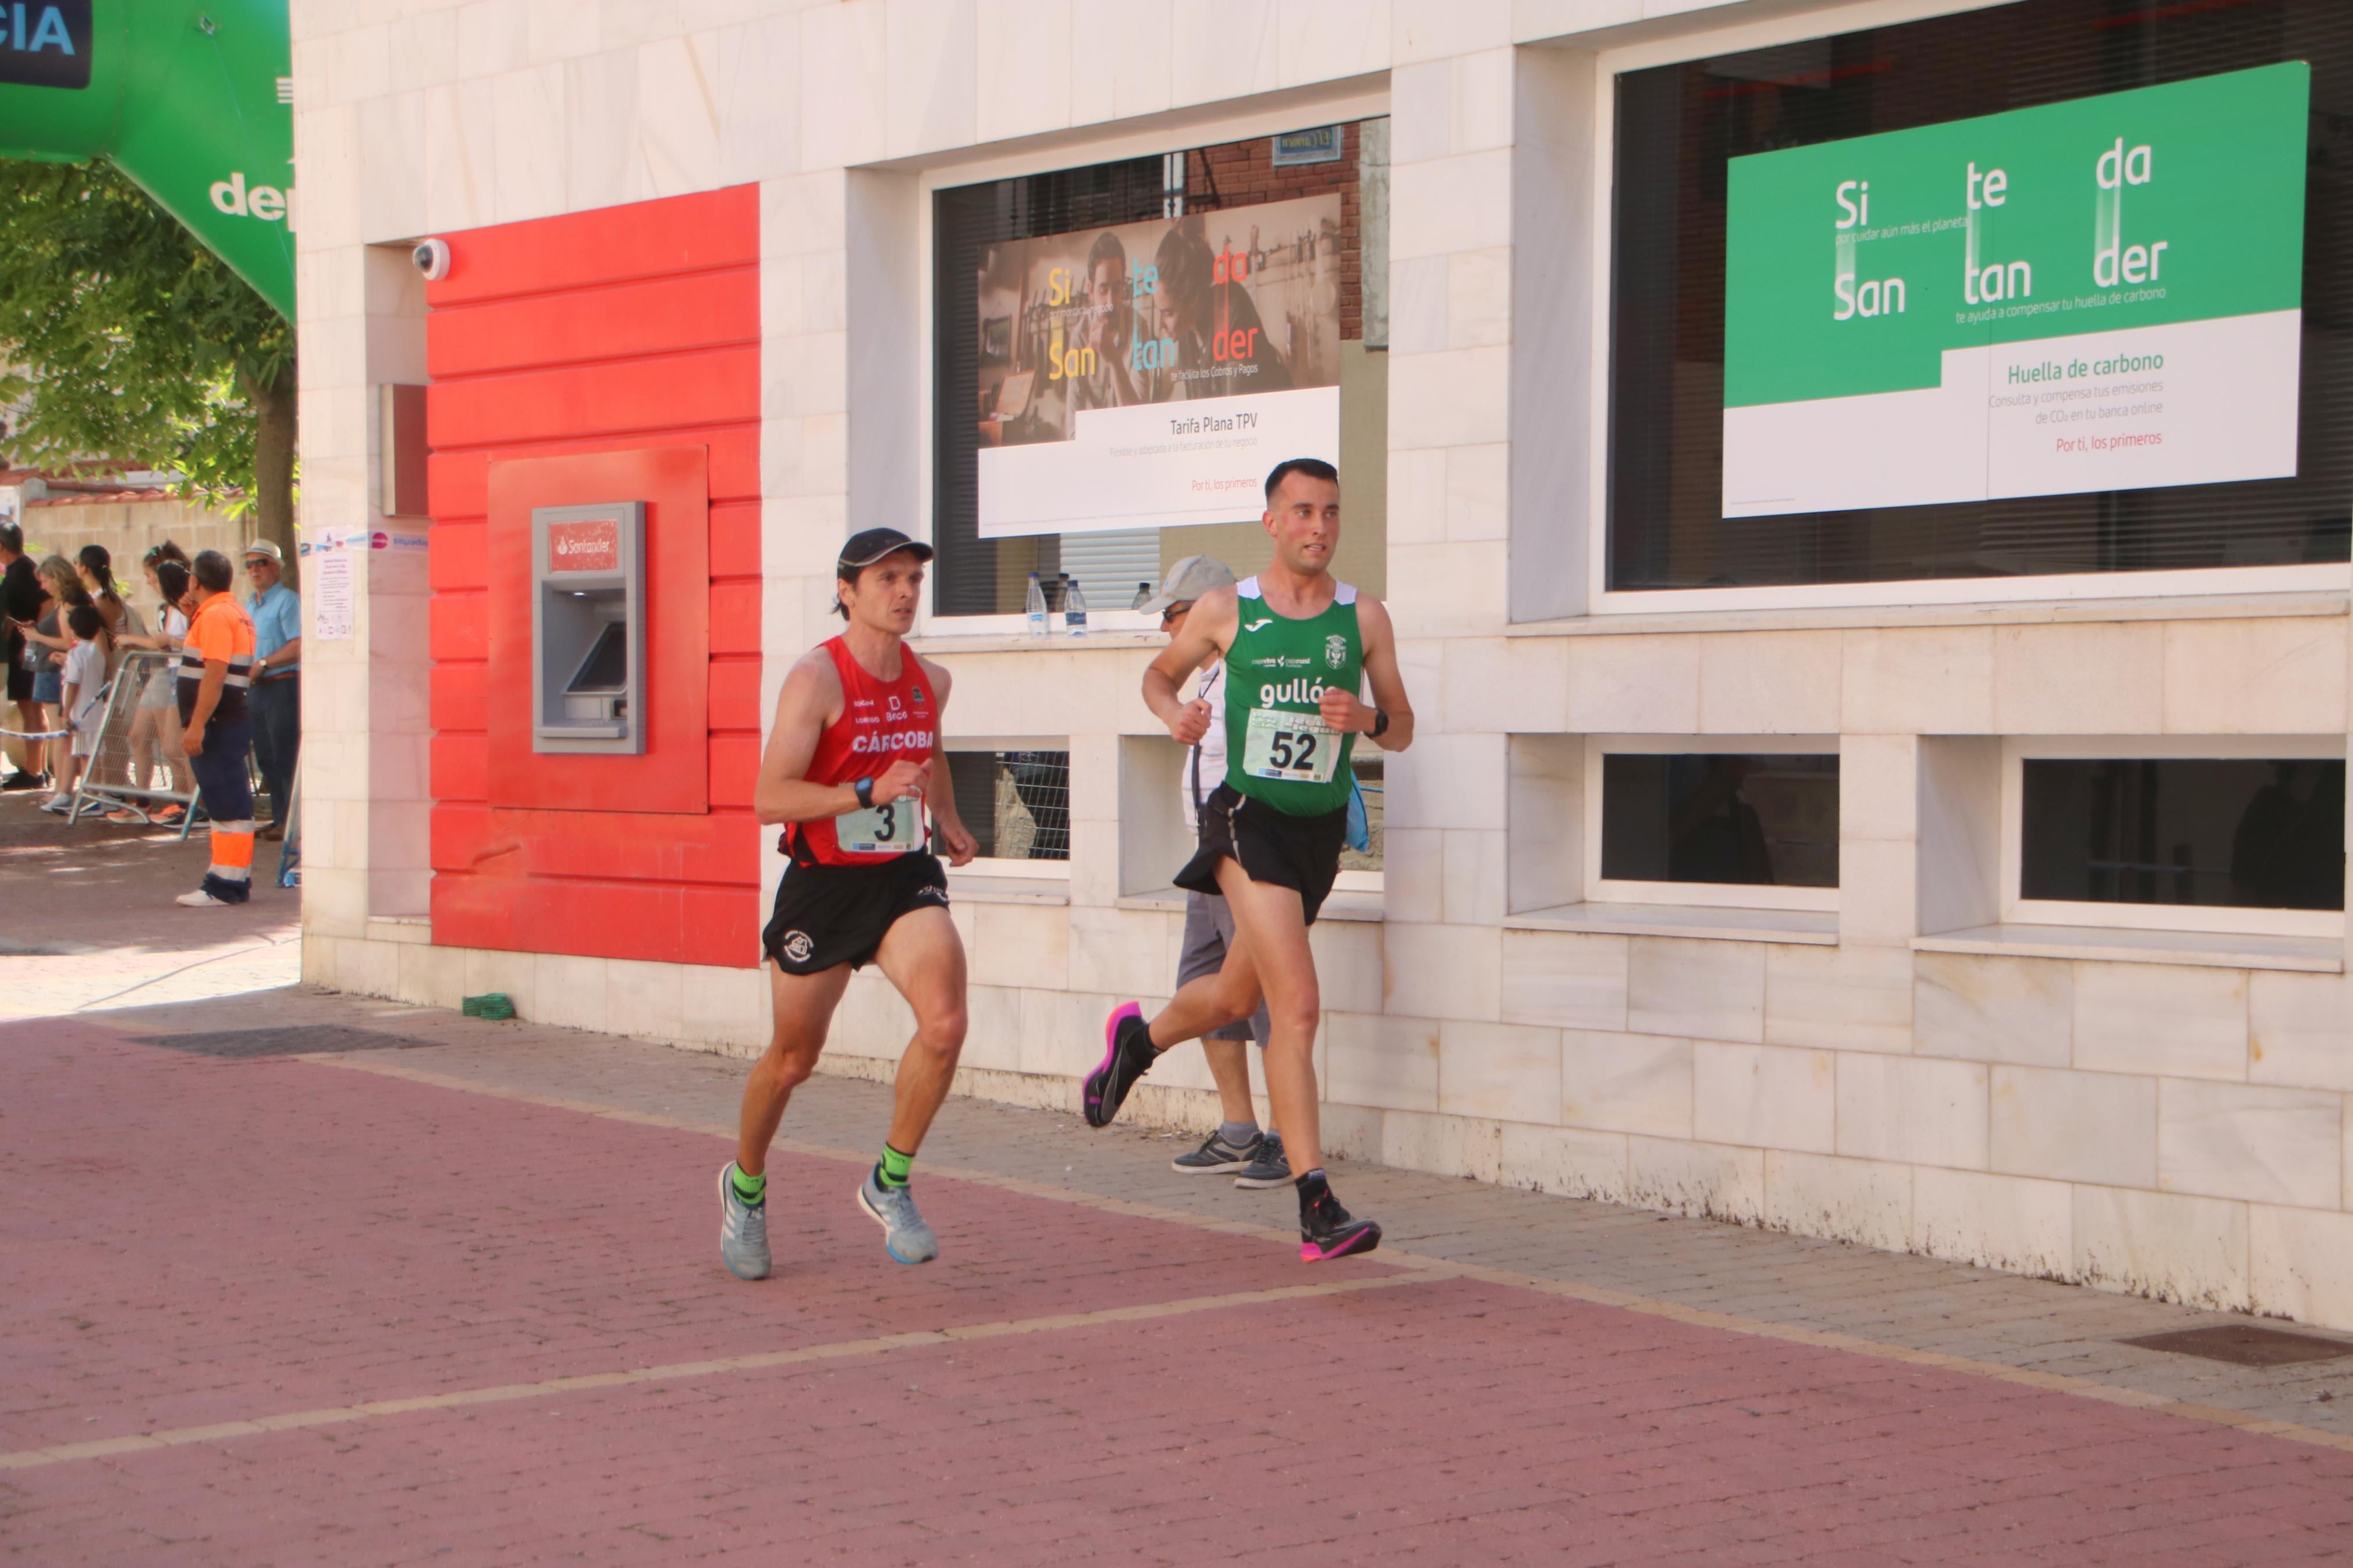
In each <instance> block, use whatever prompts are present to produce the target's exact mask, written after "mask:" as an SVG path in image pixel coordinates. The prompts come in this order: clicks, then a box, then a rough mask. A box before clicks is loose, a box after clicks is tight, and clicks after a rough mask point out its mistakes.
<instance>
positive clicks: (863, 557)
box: [833, 528, 933, 577]
mask: <svg viewBox="0 0 2353 1568" xmlns="http://www.w3.org/2000/svg"><path fill="white" fill-rule="evenodd" d="M902 550H907V551H912V552H914V557H915V559H916V560H918V561H929V560H930V559H931V558H932V554H933V551H932V547H931V546H930V545H928V544H925V543H924V542H923V541H922V540H919V539H910V538H908V537H907V536H906V535H905V534H903V533H902V532H900V531H898V530H897V529H895V528H870V529H868V530H866V531H864V532H863V533H853V534H851V535H850V536H849V540H848V541H847V542H844V543H843V545H842V547H841V556H840V558H839V560H837V561H836V562H835V563H833V573H834V575H835V576H837V577H848V576H850V575H852V574H855V573H856V572H858V571H859V570H860V568H862V567H867V566H871V565H873V564H874V563H876V562H877V561H880V560H881V559H882V558H883V557H884V556H885V555H895V554H897V553H898V552H900V551H902Z"/></svg>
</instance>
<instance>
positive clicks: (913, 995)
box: [874, 908, 965, 1154]
mask: <svg viewBox="0 0 2353 1568" xmlns="http://www.w3.org/2000/svg"><path fill="white" fill-rule="evenodd" d="M874 963H875V964H876V966H877V967H879V968H880V969H881V971H882V973H884V974H885V975H887V976H889V978H890V981H891V984H893V985H895V986H897V987H898V988H899V994H900V995H902V996H903V997H905V998H906V999H907V1005H908V1006H910V1007H912V1008H913V1009H914V1011H915V1033H914V1037H913V1038H912V1039H910V1040H909V1041H908V1042H907V1052H906V1055H904V1056H902V1057H901V1058H899V1078H898V1082H897V1085H896V1087H895V1088H894V1089H893V1093H894V1095H895V1097H896V1098H895V1103H894V1105H893V1108H892V1112H891V1138H890V1143H891V1147H892V1148H893V1149H896V1150H898V1151H899V1152H901V1153H902V1154H913V1153H914V1152H916V1151H917V1150H918V1149H920V1148H921V1147H922V1146H923V1134H924V1133H925V1132H927V1131H931V1126H932V1118H933V1117H934V1116H936V1115H938V1114H939V1110H940V1102H941V1101H942V1100H945V1099H947V1097H948V1088H949V1086H950V1085H951V1084H953V1083H954V1082H955V1069H956V1058H957V1056H958V1055H959V1054H960V1053H961V1052H962V1051H963V1050H964V1032H965V973H964V942H963V941H962V940H961V939H960V938H958V937H957V935H956V929H955V921H954V920H952V919H950V918H949V916H948V912H947V910H944V909H939V908H930V909H918V910H912V911H911V912H909V913H907V914H904V915H902V916H900V917H899V919H898V920H896V921H893V922H892V926H891V929H890V931H887V932H885V933H884V934H883V937H882V945H881V947H880V948H879V949H877V950H876V952H875V954H874Z"/></svg>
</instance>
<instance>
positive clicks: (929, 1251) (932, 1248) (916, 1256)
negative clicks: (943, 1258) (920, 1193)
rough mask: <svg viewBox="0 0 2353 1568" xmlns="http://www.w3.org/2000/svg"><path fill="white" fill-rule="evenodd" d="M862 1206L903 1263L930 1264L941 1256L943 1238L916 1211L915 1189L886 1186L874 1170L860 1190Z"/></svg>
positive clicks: (867, 1174)
mask: <svg viewBox="0 0 2353 1568" xmlns="http://www.w3.org/2000/svg"><path fill="white" fill-rule="evenodd" d="M858 1206H859V1207H860V1208H862V1209H864V1210H865V1211H866V1214H867V1217H869V1218H870V1219H871V1220H873V1222H874V1223H875V1224H876V1225H879V1226H881V1227H882V1246H883V1247H884V1248H885V1249H886V1250H888V1251H889V1252H890V1254H891V1256H892V1257H893V1258H897V1259H898V1260H899V1261H900V1262H902V1263H929V1262H930V1261H931V1260H932V1259H933V1258H937V1257H938V1256H939V1255H940V1238H939V1237H936V1236H934V1235H933V1234H932V1227H931V1226H928V1225H925V1224H924V1223H923V1215H922V1214H921V1213H919V1212H918V1211H917V1210H916V1208H915V1190H914V1189H913V1187H886V1186H884V1185H883V1184H882V1182H881V1178H880V1177H878V1176H876V1175H875V1173H874V1172H873V1171H872V1170H871V1168H870V1169H869V1170H868V1171H867V1173H866V1180H865V1181H864V1182H863V1183H861V1184H860V1185H859V1188H858Z"/></svg>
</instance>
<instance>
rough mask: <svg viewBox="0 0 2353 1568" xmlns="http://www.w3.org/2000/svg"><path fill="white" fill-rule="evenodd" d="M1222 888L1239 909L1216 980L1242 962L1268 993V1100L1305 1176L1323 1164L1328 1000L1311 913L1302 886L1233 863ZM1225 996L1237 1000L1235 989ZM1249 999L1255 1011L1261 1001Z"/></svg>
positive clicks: (1225, 868) (1253, 987)
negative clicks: (1319, 1057)
mask: <svg viewBox="0 0 2353 1568" xmlns="http://www.w3.org/2000/svg"><path fill="white" fill-rule="evenodd" d="M1218 886H1219V888H1220V889H1224V891H1225V895H1226V903H1227V905H1228V907H1229V908H1230V909H1231V910H1233V912H1234V944H1233V947H1232V948H1231V949H1230V950H1229V952H1228V953H1227V955H1226V968H1225V969H1224V970H1221V971H1220V972H1219V974H1218V976H1217V978H1218V979H1219V980H1220V981H1225V980H1227V979H1228V976H1229V974H1230V973H1232V972H1233V970H1234V967H1235V960H1236V959H1237V958H1240V959H1241V960H1242V962H1243V964H1244V965H1245V966H1246V967H1247V969H1248V970H1249V972H1250V973H1249V975H1248V978H1247V982H1246V984H1248V986H1249V988H1250V991H1251V992H1253V993H1255V992H1256V991H1257V990H1258V989H1259V988H1260V987H1261V985H1262V986H1264V988H1265V991H1266V1010H1267V1016H1268V1019H1269V1021H1270V1022H1271V1024H1272V1025H1273V1026H1274V1027H1273V1032H1272V1033H1271V1035H1270V1036H1269V1037H1268V1039H1267V1042H1266V1063H1265V1069H1266V1098H1267V1103H1268V1104H1269V1106H1270V1107H1271V1109H1272V1111H1273V1115H1274V1124H1275V1125H1276V1126H1277V1127H1280V1128H1282V1146H1283V1152H1284V1153H1285V1154H1286V1155H1287V1156H1288V1157H1289V1158H1290V1161H1291V1168H1292V1169H1293V1171H1296V1172H1298V1173H1301V1174H1305V1173H1307V1172H1309V1171H1313V1170H1316V1169H1318V1168H1320V1167H1321V1166H1322V1165H1323V1163H1324V1129H1323V1122H1322V1119H1321V1117H1320V1115H1319V1113H1318V1108H1317V1106H1316V1103H1315V1029H1316V1026H1317V1025H1318V1024H1319V1023H1321V1022H1322V1019H1323V1012H1324V998H1323V994H1322V992H1321V991H1320V990H1319V989H1318V988H1317V985H1316V980H1315V950H1314V948H1312V947H1310V946H1309V945H1308V942H1307V919H1306V914H1305V911H1304V910H1303V906H1302V905H1301V903H1300V900H1299V893H1298V890H1297V889H1293V888H1285V887H1282V886H1279V885H1278V884H1276V883H1273V882H1253V881H1251V880H1250V873H1249V872H1247V871H1245V870H1243V869H1242V868H1241V864H1240V862H1239V861H1237V860H1234V859H1231V858H1228V859H1224V860H1220V861H1219V862H1218ZM1236 978H1237V979H1240V978H1241V977H1240V976H1237V977H1236ZM1188 989H1189V988H1188ZM1233 995H1234V994H1233V992H1232V991H1230V990H1229V991H1228V992H1226V993H1224V997H1225V999H1227V1000H1229V1001H1230V1000H1232V999H1233ZM1256 1005H1257V1003H1256V997H1255V996H1254V995H1253V996H1252V997H1251V998H1250V1011H1255V1010H1256ZM1170 1007H1171V1010H1173V1009H1174V1007H1175V1004H1174V1002H1172V1003H1171V1004H1170ZM1243 1016H1248V1013H1247V1012H1246V1013H1245V1014H1244V1015H1243ZM1154 1038H1155V1041H1156V1040H1157V1038H1158V1031H1157V1030H1156V1029H1155V1031H1154Z"/></svg>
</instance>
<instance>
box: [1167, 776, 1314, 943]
mask: <svg viewBox="0 0 2353 1568" xmlns="http://www.w3.org/2000/svg"><path fill="white" fill-rule="evenodd" d="M1347 837H1348V808H1347V807H1346V806H1345V805H1344V806H1342V807H1341V808H1340V809H1339V810H1337V811H1331V812H1326V813H1324V815H1323V816H1285V815H1283V814H1282V812H1279V811H1277V810H1275V809H1274V807H1272V806H1271V805H1267V804H1266V802H1264V801H1262V800H1252V799H1250V797H1249V796H1247V795H1243V794H1242V793H1241V792H1240V790H1238V789H1236V788H1234V786H1233V785H1231V784H1219V786H1218V787H1217V790H1216V791H1215V793H1213V794H1212V795H1210V796H1209V798H1208V800H1206V801H1204V802H1203V803H1202V805H1201V847H1199V848H1198V849H1197V850H1195V851H1194V852H1193V858H1191V859H1190V860H1187V862H1185V868H1184V869H1183V870H1181V871H1179V872H1177V873H1176V885H1177V886H1178V887H1180V888H1183V889H1186V890H1187V891H1188V892H1195V893H1215V892H1217V891H1218V890H1219V889H1218V862H1219V861H1220V860H1232V861H1233V862H1235V863H1236V864H1237V865H1239V866H1240V867H1241V868H1242V869H1243V870H1244V871H1245V872H1247V873H1248V874H1249V876H1250V880H1251V881H1253V882H1271V883H1273V884H1274V885H1275V886H1276V887H1279V888H1289V889H1292V890H1293V891H1294V892H1296V893H1297V894H1298V895H1299V903H1300V907H1301V909H1302V910H1304V911H1305V912H1306V915H1307V923H1308V924H1309V925H1314V923H1315V914H1316V911H1317V910H1321V909H1322V908H1323V907H1324V900H1325V899H1327V898H1329V897H1330V896H1331V893H1332V883H1333V881H1334V879H1336V878H1337V877H1338V876H1339V875H1340V847H1341V846H1342V844H1343V843H1345V840H1346V838H1347Z"/></svg>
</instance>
